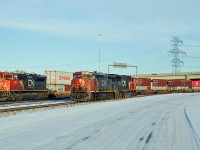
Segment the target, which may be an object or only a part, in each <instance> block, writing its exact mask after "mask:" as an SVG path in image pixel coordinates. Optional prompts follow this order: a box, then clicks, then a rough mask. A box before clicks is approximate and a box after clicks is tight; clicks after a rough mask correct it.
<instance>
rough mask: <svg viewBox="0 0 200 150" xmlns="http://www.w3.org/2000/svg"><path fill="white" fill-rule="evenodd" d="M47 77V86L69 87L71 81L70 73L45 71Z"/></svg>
mask: <svg viewBox="0 0 200 150" xmlns="http://www.w3.org/2000/svg"><path fill="white" fill-rule="evenodd" d="M45 75H46V77H47V85H48V84H50V85H57V84H59V85H71V80H72V79H73V73H72V72H64V71H45Z"/></svg>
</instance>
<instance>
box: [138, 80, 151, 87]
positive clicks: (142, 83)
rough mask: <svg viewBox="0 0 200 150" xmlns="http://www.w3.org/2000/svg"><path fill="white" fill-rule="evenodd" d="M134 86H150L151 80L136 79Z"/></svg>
mask: <svg viewBox="0 0 200 150" xmlns="http://www.w3.org/2000/svg"><path fill="white" fill-rule="evenodd" d="M136 86H150V87H151V79H149V78H136Z"/></svg>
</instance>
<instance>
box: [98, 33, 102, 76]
mask: <svg viewBox="0 0 200 150" xmlns="http://www.w3.org/2000/svg"><path fill="white" fill-rule="evenodd" d="M98 37H99V72H100V71H101V43H100V37H101V34H99V35H98Z"/></svg>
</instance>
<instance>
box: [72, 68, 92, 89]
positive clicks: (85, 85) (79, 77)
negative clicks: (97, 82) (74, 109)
mask: <svg viewBox="0 0 200 150" xmlns="http://www.w3.org/2000/svg"><path fill="white" fill-rule="evenodd" d="M91 80H92V74H91V73H90V72H75V73H74V74H73V80H72V84H71V85H72V87H71V90H72V91H77V92H78V91H79V92H83V91H84V92H85V91H88V90H90V81H91Z"/></svg>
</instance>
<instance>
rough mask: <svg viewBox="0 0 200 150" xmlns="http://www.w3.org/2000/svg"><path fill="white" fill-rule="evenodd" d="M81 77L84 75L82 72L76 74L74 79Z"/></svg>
mask: <svg viewBox="0 0 200 150" xmlns="http://www.w3.org/2000/svg"><path fill="white" fill-rule="evenodd" d="M81 77H82V75H81V74H74V79H75V78H81Z"/></svg>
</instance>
